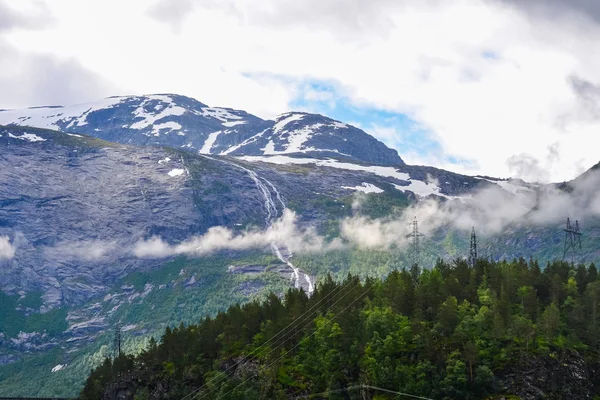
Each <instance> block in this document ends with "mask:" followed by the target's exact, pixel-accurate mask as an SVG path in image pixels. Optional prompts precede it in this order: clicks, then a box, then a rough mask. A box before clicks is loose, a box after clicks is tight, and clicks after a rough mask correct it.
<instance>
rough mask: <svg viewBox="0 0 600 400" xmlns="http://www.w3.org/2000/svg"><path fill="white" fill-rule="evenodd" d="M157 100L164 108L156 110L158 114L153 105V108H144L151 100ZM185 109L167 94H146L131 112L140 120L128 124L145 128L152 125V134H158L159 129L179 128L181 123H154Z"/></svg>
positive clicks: (179, 113)
mask: <svg viewBox="0 0 600 400" xmlns="http://www.w3.org/2000/svg"><path fill="white" fill-rule="evenodd" d="M157 100H158V101H160V102H161V104H160V105H161V106H162V107H164V108H163V109H162V110H161V111H160V112H158V114H157V113H156V112H155V111H156V106H155V107H154V109H152V110H149V111H147V110H146V108H148V104H149V103H150V102H152V101H157ZM162 107H161V108H162ZM185 111H186V110H185V108H183V107H181V106H178V105H176V104H175V103H174V102H173V99H172V98H170V97H169V96H163V95H153V96H148V97H147V98H146V99H145V100H144V101H143V102H142V103H141V104H140V105H139V106H138V108H136V110H135V111H134V112H133V115H134V116H135V119H140V120H139V121H137V122H135V123H133V124H132V125H131V126H130V129H145V128H148V127H150V126H152V134H153V135H154V136H158V135H159V134H160V132H159V131H160V130H161V129H166V128H170V129H171V130H173V129H181V125H179V124H178V123H175V122H166V123H164V124H157V125H155V124H156V123H157V122H160V121H161V120H163V119H165V118H167V117H171V116H181V115H183V114H184V113H185Z"/></svg>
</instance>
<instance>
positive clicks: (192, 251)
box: [132, 209, 339, 258]
mask: <svg viewBox="0 0 600 400" xmlns="http://www.w3.org/2000/svg"><path fill="white" fill-rule="evenodd" d="M271 243H275V244H277V245H278V246H286V247H287V248H288V249H289V250H291V251H292V252H294V253H296V252H301V253H302V252H304V253H306V252H316V251H322V250H324V249H326V248H333V247H338V246H339V243H338V242H333V243H325V240H324V239H323V237H321V236H319V235H317V234H316V232H315V231H314V229H310V228H309V229H305V230H299V229H298V228H297V227H296V214H295V213H294V212H293V211H290V210H288V209H286V210H285V211H284V213H283V216H282V217H281V218H279V219H277V220H275V222H274V223H273V224H272V225H271V226H269V227H268V228H267V229H265V230H249V231H246V232H243V233H241V234H235V233H234V232H233V231H231V230H229V229H227V228H225V227H223V226H216V227H212V228H210V229H209V230H208V231H207V232H206V233H205V234H204V235H201V236H197V237H193V238H190V239H188V240H186V241H184V242H182V243H179V244H176V245H170V244H168V243H166V242H165V241H164V240H163V239H161V238H159V237H152V238H150V239H148V240H143V241H140V242H138V243H137V244H136V245H135V246H134V247H133V249H132V253H133V254H134V255H135V256H136V257H141V258H160V257H167V256H172V255H178V254H189V255H203V254H210V253H214V252H217V251H221V250H248V249H256V248H258V249H259V248H265V247H269V246H270V245H271Z"/></svg>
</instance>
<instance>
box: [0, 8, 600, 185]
mask: <svg viewBox="0 0 600 400" xmlns="http://www.w3.org/2000/svg"><path fill="white" fill-rule="evenodd" d="M192 3H193V4H192ZM164 4H165V3H164V1H160V2H153V3H150V4H148V3H147V2H142V1H128V2H122V1H120V2H117V0H104V1H99V0H93V1H89V2H81V1H76V0H65V1H61V2H53V3H52V7H51V10H52V13H53V15H54V16H55V18H56V21H57V23H56V24H55V26H52V27H51V28H49V29H48V30H47V31H44V32H34V31H23V30H13V31H9V32H8V33H7V34H6V38H7V40H9V41H10V44H11V45H12V46H15V47H18V48H19V49H20V50H22V51H27V52H32V53H39V52H42V51H43V52H49V53H51V54H53V55H54V56H56V57H59V58H60V59H63V60H69V59H73V60H76V61H77V62H78V63H80V65H81V66H82V68H85V69H87V70H89V71H91V73H96V74H98V75H100V76H102V77H104V78H106V79H107V80H108V81H109V82H112V83H113V84H114V85H115V86H116V87H118V88H120V89H121V90H126V91H129V92H132V93H138V94H140V93H149V92H178V93H181V94H185V95H190V96H192V97H196V98H198V99H199V100H200V101H203V102H205V103H208V104H211V105H224V106H231V107H236V108H242V109H247V110H248V111H250V112H254V113H257V114H259V115H261V116H266V117H271V116H273V115H275V114H277V113H280V112H284V111H286V110H287V108H288V104H289V103H290V101H291V100H293V98H294V96H295V95H296V94H297V93H298V90H299V88H298V87H297V85H298V84H297V82H302V81H303V80H324V81H335V82H336V84H337V86H338V87H339V88H340V90H341V91H342V93H341V94H342V95H344V96H347V97H348V98H349V99H350V101H351V102H353V103H354V105H358V106H360V105H365V106H370V107H378V108H383V109H386V110H389V111H395V112H401V113H406V114H408V115H409V116H410V117H411V118H413V119H414V120H415V121H417V122H418V123H419V124H420V125H422V126H423V127H424V128H426V129H427V130H428V131H430V132H432V134H434V135H435V136H436V137H437V138H439V140H440V141H441V144H442V148H443V152H444V154H445V155H450V156H455V157H457V158H460V159H474V162H473V163H472V164H468V165H465V166H460V165H459V166H456V165H455V166H452V165H449V164H440V163H442V162H443V160H444V159H445V158H444V157H441V158H440V163H438V164H437V166H441V167H446V168H452V169H454V170H458V171H459V172H467V173H473V174H475V173H482V174H487V175H498V176H507V175H508V174H509V173H510V172H511V171H510V169H509V167H508V165H507V163H506V161H507V160H508V159H509V158H510V157H512V156H515V155H517V156H518V155H520V154H522V153H523V154H527V155H529V156H531V157H532V159H534V160H538V163H539V164H540V165H542V166H544V163H545V159H546V156H547V154H546V153H547V147H548V146H549V145H551V144H554V143H559V146H560V150H561V153H560V155H561V157H560V160H559V161H558V162H555V163H553V164H552V165H551V166H550V169H549V170H548V171H547V174H548V179H552V180H563V179H567V178H572V177H573V176H574V175H575V173H576V172H578V168H579V166H581V165H587V166H591V165H593V164H595V163H596V162H597V161H598V160H597V155H596V151H595V146H590V145H589V143H590V142H593V140H594V139H595V137H596V132H597V130H598V128H600V126H599V124H600V121H598V119H597V118H590V115H593V114H590V112H594V111H595V110H596V109H597V107H596V106H595V105H594V104H590V102H592V103H593V102H595V101H596V100H595V99H596V97H595V95H589V91H588V92H586V93H588V94H585V96H586V97H584V98H583V100H582V95H581V91H579V92H577V90H575V88H574V87H573V82H574V81H573V79H574V78H573V77H576V79H578V80H579V81H578V82H589V83H590V85H591V86H587V87H592V88H593V87H594V85H598V83H600V72H598V71H600V55H599V54H598V53H597V51H596V47H597V42H598V40H599V39H600V30H599V28H598V26H597V25H595V24H593V23H592V22H591V20H586V19H581V18H576V17H574V16H573V14H571V13H565V15H566V16H564V17H562V18H559V19H552V20H545V19H543V18H539V17H535V18H533V17H531V16H530V14H526V13H521V12H519V11H517V10H516V9H515V8H512V7H505V6H503V4H502V3H501V2H491V1H489V2H488V1H484V0H452V1H444V2H437V1H423V2H421V1H419V2H417V1H408V0H403V1H392V0H377V1H367V0H358V1H352V2H347V1H340V0H329V1H317V0H309V1H304V2H297V1H292V0H285V1H284V0H264V1H261V2H260V3H257V2H256V1H252V0H228V1H219V2H217V1H211V0H203V1H199V2H189V1H187V0H178V1H177V3H176V6H177V7H173V8H169V9H168V11H169V12H166V11H165V9H164V7H163V6H164ZM161 7H162V8H161ZM161 10H162V11H161ZM161 16H162V18H160V17H161ZM156 18H158V19H159V20H160V21H164V22H165V23H164V24H163V23H162V22H158V21H157V20H156ZM107 27H108V28H107ZM0 56H1V54H0ZM17 78H18V79H19V80H20V81H21V82H25V77H20V76H18V77H17ZM576 82H577V81H576ZM5 84H6V83H5ZM300 85H301V84H300ZM9 88H10V86H9ZM2 89H3V87H0V92H1V91H3V90H2ZM300 89H301V87H300ZM10 90H12V91H14V89H12V88H11V89H10ZM312 95H314V96H313V97H314V98H315V100H318V101H323V100H325V101H328V100H327V99H326V94H325V93H312V94H311V96H312ZM324 96H325V97H324ZM90 100H92V99H90ZM582 101H583V102H584V103H583V104H585V105H586V107H587V110H588V111H587V112H586V113H582V112H581V111H580V110H581V105H582ZM5 102H6V101H5ZM589 110H591V111H589ZM398 150H399V151H400V154H401V155H402V154H403V152H407V151H408V150H407V149H398Z"/></svg>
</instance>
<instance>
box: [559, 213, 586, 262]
mask: <svg viewBox="0 0 600 400" xmlns="http://www.w3.org/2000/svg"><path fill="white" fill-rule="evenodd" d="M563 231H564V232H565V248H564V251H563V260H564V259H565V258H566V257H567V253H569V252H570V253H571V262H573V260H574V258H575V255H576V254H577V253H578V252H581V250H582V248H581V235H582V234H583V233H581V229H579V221H575V227H573V226H572V225H571V219H570V218H567V227H566V228H565V229H563Z"/></svg>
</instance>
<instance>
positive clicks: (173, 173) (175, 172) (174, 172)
mask: <svg viewBox="0 0 600 400" xmlns="http://www.w3.org/2000/svg"><path fill="white" fill-rule="evenodd" d="M184 172H185V170H184V169H180V168H174V169H172V170H171V171H169V174H168V175H169V176H170V177H176V176H180V175H183V173H184Z"/></svg>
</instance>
